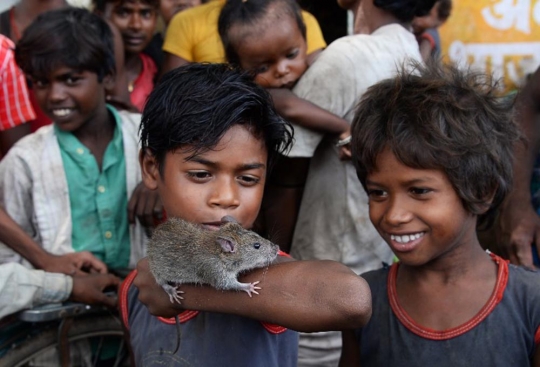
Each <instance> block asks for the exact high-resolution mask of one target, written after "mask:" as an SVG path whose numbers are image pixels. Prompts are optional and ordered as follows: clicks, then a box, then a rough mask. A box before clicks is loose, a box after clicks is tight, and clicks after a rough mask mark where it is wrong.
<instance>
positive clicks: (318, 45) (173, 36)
mask: <svg viewBox="0 0 540 367" xmlns="http://www.w3.org/2000/svg"><path fill="white" fill-rule="evenodd" d="M224 4H225V1H224V0H215V1H210V2H209V3H207V4H204V5H199V6H196V7H194V8H191V9H188V10H185V11H183V12H180V13H178V14H177V15H176V16H175V17H174V18H173V19H172V20H171V23H170V24H169V27H168V28H167V34H166V35H165V42H164V44H163V50H164V51H166V52H169V53H171V54H173V55H176V56H179V57H181V58H183V59H185V60H187V61H190V62H225V52H224V50H223V44H222V43H221V38H220V37H219V33H218V31H217V27H218V26H217V23H218V18H219V13H220V12H221V8H222V7H223V5H224ZM302 17H303V19H304V23H305V24H306V39H307V53H308V54H310V53H312V52H313V51H316V50H318V49H322V48H324V47H326V42H325V41H324V38H323V35H322V32H321V28H320V27H319V23H318V22H317V19H315V17H314V16H313V15H311V14H310V13H308V12H306V11H302Z"/></svg>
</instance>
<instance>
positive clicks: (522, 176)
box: [499, 69, 540, 267]
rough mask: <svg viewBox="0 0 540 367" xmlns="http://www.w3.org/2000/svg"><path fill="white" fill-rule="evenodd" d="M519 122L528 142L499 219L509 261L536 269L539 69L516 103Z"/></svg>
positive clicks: (518, 154)
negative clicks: (534, 186) (532, 189)
mask: <svg viewBox="0 0 540 367" xmlns="http://www.w3.org/2000/svg"><path fill="white" fill-rule="evenodd" d="M516 112H517V115H516V118H517V122H518V123H519V125H520V126H521V128H522V131H523V134H524V137H525V139H526V140H527V142H520V143H518V144H517V146H516V149H515V157H514V188H513V190H512V192H511V193H510V195H509V196H508V198H507V199H506V201H505V203H504V205H503V207H502V210H501V215H500V222H499V226H500V231H501V232H502V235H501V236H500V238H501V239H502V241H503V243H502V245H503V248H502V249H501V250H502V251H503V252H504V253H503V255H505V256H506V257H508V258H509V259H510V260H511V261H512V262H513V263H516V264H520V265H525V266H528V267H532V266H533V261H532V253H531V244H532V243H536V245H537V246H540V217H539V216H538V215H537V214H536V212H535V211H534V208H533V207H532V204H531V193H530V183H531V177H532V170H533V166H534V162H535V160H536V156H537V154H538V152H539V150H540V124H539V123H540V120H539V118H540V69H538V70H537V71H536V73H535V74H534V75H533V77H532V79H531V80H530V82H529V83H528V84H527V86H526V87H525V88H524V89H523V91H522V92H521V93H520V95H519V96H518V98H517V100H516Z"/></svg>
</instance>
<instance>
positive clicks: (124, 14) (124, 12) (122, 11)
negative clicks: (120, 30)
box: [115, 8, 129, 18]
mask: <svg viewBox="0 0 540 367" xmlns="http://www.w3.org/2000/svg"><path fill="white" fill-rule="evenodd" d="M115 14H116V15H118V16H119V17H122V18H124V17H127V16H128V15H129V12H128V11H127V9H124V8H119V9H116V10H115Z"/></svg>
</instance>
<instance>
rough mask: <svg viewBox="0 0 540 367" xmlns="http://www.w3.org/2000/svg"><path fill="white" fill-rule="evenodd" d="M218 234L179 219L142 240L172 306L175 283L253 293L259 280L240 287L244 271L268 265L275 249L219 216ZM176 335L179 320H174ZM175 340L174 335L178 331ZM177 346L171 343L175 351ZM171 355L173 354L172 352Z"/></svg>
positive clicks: (176, 294) (175, 297)
mask: <svg viewBox="0 0 540 367" xmlns="http://www.w3.org/2000/svg"><path fill="white" fill-rule="evenodd" d="M221 222H222V223H223V224H222V226H221V227H219V229H218V230H215V231H214V230H209V229H205V228H204V227H202V226H200V225H197V224H193V223H190V222H188V221H185V220H182V219H179V218H170V219H169V220H168V221H167V222H165V223H163V224H160V225H159V226H158V227H157V228H156V229H155V231H154V233H153V234H152V237H151V239H150V241H149V242H148V265H149V268H150V272H151V273H152V275H153V276H154V278H155V279H156V281H157V283H158V284H159V285H160V286H161V287H162V288H163V289H164V290H165V292H167V294H168V295H169V299H170V301H171V302H172V303H174V302H177V303H179V304H181V300H182V299H183V297H182V296H181V294H182V293H184V292H182V291H180V290H179V289H178V287H179V286H180V285H181V284H187V283H192V284H208V285H211V286H212V287H214V288H216V289H220V290H238V291H244V292H246V293H247V294H248V295H249V296H250V297H251V294H252V293H255V294H259V293H258V292H257V290H260V289H261V288H260V287H258V286H257V284H259V281H257V282H253V283H241V282H239V281H238V275H239V274H240V273H242V272H244V271H248V270H251V269H255V268H261V267H265V266H268V265H269V264H271V263H272V262H273V261H274V260H275V259H276V257H277V254H278V250H279V247H278V245H276V244H274V243H272V242H270V241H269V240H266V239H264V238H262V237H261V236H259V235H258V234H256V233H255V232H252V231H250V230H246V229H244V228H243V227H242V226H241V225H240V224H239V223H238V222H237V221H236V220H235V219H234V218H233V217H231V216H225V217H223V218H221ZM176 323H177V326H178V331H179V327H180V326H179V320H178V316H177V317H176ZM178 337H179V338H178V340H180V333H178ZM178 346H179V343H178V344H177V348H176V349H178ZM175 352H176V350H175Z"/></svg>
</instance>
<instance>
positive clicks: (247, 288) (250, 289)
mask: <svg viewBox="0 0 540 367" xmlns="http://www.w3.org/2000/svg"><path fill="white" fill-rule="evenodd" d="M259 283H260V282H259V281H257V282H253V283H243V284H244V289H242V290H243V291H244V292H246V293H247V294H248V296H250V297H251V293H255V294H259V292H257V290H259V289H261V287H256V285H257V284H259Z"/></svg>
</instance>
